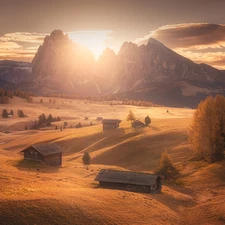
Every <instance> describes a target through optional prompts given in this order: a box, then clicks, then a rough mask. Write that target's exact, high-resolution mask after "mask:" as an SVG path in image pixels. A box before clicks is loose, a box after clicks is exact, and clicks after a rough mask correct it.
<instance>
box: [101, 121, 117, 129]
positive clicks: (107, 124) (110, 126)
mask: <svg viewBox="0 0 225 225" xmlns="http://www.w3.org/2000/svg"><path fill="white" fill-rule="evenodd" d="M120 122H121V120H118V119H104V120H102V124H103V131H104V130H111V129H116V128H118V127H119V125H120Z"/></svg>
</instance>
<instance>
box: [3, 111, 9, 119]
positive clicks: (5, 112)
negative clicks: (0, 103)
mask: <svg viewBox="0 0 225 225" xmlns="http://www.w3.org/2000/svg"><path fill="white" fill-rule="evenodd" d="M2 117H3V118H8V112H7V110H6V109H3V110H2Z"/></svg>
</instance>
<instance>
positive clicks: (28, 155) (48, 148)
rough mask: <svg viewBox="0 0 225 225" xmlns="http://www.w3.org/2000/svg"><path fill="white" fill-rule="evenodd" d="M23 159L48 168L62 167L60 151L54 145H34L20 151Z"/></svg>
mask: <svg viewBox="0 0 225 225" xmlns="http://www.w3.org/2000/svg"><path fill="white" fill-rule="evenodd" d="M21 152H22V153H24V159H27V160H33V161H38V162H42V163H44V164H46V165H50V166H61V165H62V153H63V151H62V149H61V148H60V147H59V146H58V145H56V144H54V143H47V144H45V143H43V144H34V145H31V146H29V147H27V148H26V149H24V150H22V151H21Z"/></svg>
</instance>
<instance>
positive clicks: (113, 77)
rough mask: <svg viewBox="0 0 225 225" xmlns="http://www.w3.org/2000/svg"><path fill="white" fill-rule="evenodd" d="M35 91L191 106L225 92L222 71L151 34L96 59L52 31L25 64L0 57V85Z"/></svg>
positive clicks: (85, 50) (87, 51)
mask: <svg viewBox="0 0 225 225" xmlns="http://www.w3.org/2000/svg"><path fill="white" fill-rule="evenodd" d="M12 83H13V84H15V85H14V86H13V88H20V89H22V90H29V91H33V92H36V93H38V94H46V93H51V92H57V93H67V94H68V93H69V94H83V95H86V96H87V95H97V94H119V95H120V96H122V97H124V98H131V99H135V100H150V101H153V102H155V103H158V104H164V105H173V106H193V104H194V105H196V104H197V103H198V102H199V101H200V100H202V99H204V98H205V97H206V96H207V95H210V94H212V95H215V94H224V95H225V91H224V90H225V71H220V70H217V69H215V68H213V67H211V66H208V65H206V64H196V63H194V62H193V61H191V60H189V59H187V58H185V57H183V56H181V55H179V54H177V53H175V52H174V51H172V50H170V49H169V48H167V47H165V46H164V45H163V44H161V43H160V42H158V41H156V40H155V39H153V38H150V39H149V41H148V43H147V45H141V46H138V45H136V44H134V43H132V42H125V43H124V44H123V45H122V46H121V49H120V51H119V53H118V54H117V55H116V54H115V53H114V52H113V51H112V50H111V49H109V48H106V49H105V51H104V52H103V54H102V55H101V56H100V57H99V59H98V60H97V61H95V60H94V57H93V55H92V53H91V52H90V51H89V50H88V49H87V48H85V47H82V46H80V45H78V44H75V43H73V42H72V41H71V40H70V39H69V38H68V36H67V35H64V34H63V32H62V31H60V30H55V31H53V32H52V33H51V34H50V35H49V36H47V37H46V38H45V40H44V43H43V45H42V46H40V47H39V49H38V52H37V53H36V55H35V57H34V59H33V61H32V76H31V66H30V64H29V63H20V62H11V61H0V86H1V87H3V86H4V87H5V86H7V87H11V86H12V85H11V84H12Z"/></svg>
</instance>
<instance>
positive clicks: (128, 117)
mask: <svg viewBox="0 0 225 225" xmlns="http://www.w3.org/2000/svg"><path fill="white" fill-rule="evenodd" d="M134 120H136V118H135V115H134V113H133V111H132V110H130V111H129V113H128V115H127V121H130V122H131V123H132V122H133V121H134Z"/></svg>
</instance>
